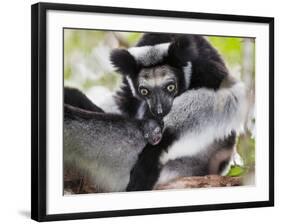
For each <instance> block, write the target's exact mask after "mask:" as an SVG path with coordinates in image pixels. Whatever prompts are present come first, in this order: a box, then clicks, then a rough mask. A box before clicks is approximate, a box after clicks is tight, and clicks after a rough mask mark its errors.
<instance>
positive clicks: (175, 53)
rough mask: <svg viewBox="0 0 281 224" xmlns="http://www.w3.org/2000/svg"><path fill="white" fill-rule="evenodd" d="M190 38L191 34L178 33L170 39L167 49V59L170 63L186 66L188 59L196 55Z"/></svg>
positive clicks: (196, 52)
mask: <svg viewBox="0 0 281 224" xmlns="http://www.w3.org/2000/svg"><path fill="white" fill-rule="evenodd" d="M192 39H193V38H192V36H186V35H180V36H178V37H176V38H175V39H174V40H173V41H172V43H171V44H170V46H169V49H168V60H169V62H170V63H171V64H172V65H174V66H176V67H182V66H186V65H187V62H188V61H192V60H194V59H195V58H196V57H197V55H198V51H197V48H196V46H194V41H193V40H192Z"/></svg>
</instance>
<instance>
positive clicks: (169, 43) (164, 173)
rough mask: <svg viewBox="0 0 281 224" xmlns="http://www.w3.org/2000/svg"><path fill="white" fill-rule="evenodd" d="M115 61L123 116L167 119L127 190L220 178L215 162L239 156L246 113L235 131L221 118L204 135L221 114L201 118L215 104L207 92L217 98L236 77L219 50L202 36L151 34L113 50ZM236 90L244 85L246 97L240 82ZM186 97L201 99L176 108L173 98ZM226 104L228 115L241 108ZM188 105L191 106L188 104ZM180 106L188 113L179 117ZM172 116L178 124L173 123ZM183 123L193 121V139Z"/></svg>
mask: <svg viewBox="0 0 281 224" xmlns="http://www.w3.org/2000/svg"><path fill="white" fill-rule="evenodd" d="M111 61H112V63H113V65H114V66H115V67H116V69H117V71H118V72H120V73H121V74H123V86H122V88H121V90H120V91H119V92H118V93H117V95H116V103H117V105H118V106H119V109H120V111H121V113H123V114H126V115H128V116H129V117H136V118H146V117H150V116H151V115H152V116H155V117H158V118H163V117H164V123H165V127H166V128H165V130H164V133H163V139H162V141H161V142H160V144H159V145H156V146H151V145H149V144H148V145H146V147H145V148H144V150H143V151H142V153H141V154H140V156H139V159H138V162H137V163H136V165H135V166H134V168H133V169H132V172H131V178H130V182H129V184H128V187H127V190H129V191H131V190H149V189H152V188H153V186H154V185H155V183H162V182H164V181H169V180H170V179H172V178H176V177H178V176H193V175H207V174H210V173H215V174H217V173H220V171H221V170H222V168H223V166H220V165H217V164H215V163H214V162H213V160H214V157H221V158H224V157H225V158H224V159H221V161H222V163H221V165H225V164H228V162H229V161H230V158H231V155H232V154H233V152H234V148H235V139H236V132H238V131H239V130H240V129H239V128H240V126H241V125H242V123H243V119H244V117H243V116H245V114H244V111H239V114H240V116H239V119H235V121H234V122H235V125H237V126H235V127H234V126H233V127H232V128H230V129H229V128H228V129H225V127H226V126H227V125H230V126H231V125H232V124H231V122H230V120H224V119H223V117H218V119H219V120H220V118H221V120H220V122H219V124H220V125H217V126H216V125H215V120H213V122H214V126H213V127H208V126H205V127H204V128H203V127H200V128H201V129H200V130H199V126H198V125H197V123H198V122H199V120H202V123H203V124H204V121H206V122H207V120H208V119H210V118H211V117H212V113H216V110H210V111H209V113H208V111H207V110H206V111H204V110H202V113H201V114H200V113H199V114H198V111H197V108H200V107H204V106H205V107H206V108H208V103H214V99H213V100H211V99H208V96H207V95H206V98H204V92H205V91H206V90H207V89H208V91H211V92H213V93H214V94H216V91H217V90H218V89H219V88H220V87H221V86H222V82H223V80H228V81H226V82H230V83H232V82H233V81H230V80H231V79H232V78H231V77H230V76H229V72H228V69H227V68H226V66H225V63H224V61H223V60H222V58H221V57H220V55H219V53H218V52H217V51H216V49H214V48H213V47H212V46H211V44H210V43H209V42H208V41H207V40H206V39H205V38H204V37H202V36H200V35H181V34H154V33H148V34H144V35H143V36H142V38H141V39H140V41H139V42H138V43H137V44H136V46H135V47H132V48H129V49H116V50H114V51H113V52H112V54H111ZM235 82H236V81H235ZM235 82H234V83H235ZM235 85H236V84H235ZM237 85H241V89H240V90H239V91H241V92H244V90H243V88H244V87H243V84H241V83H239V82H238V83H237ZM230 86H231V85H230ZM183 93H186V94H188V95H189V96H190V97H191V98H192V96H191V95H192V94H195V95H196V94H198V97H197V98H195V99H193V101H189V98H188V97H186V99H184V100H183V101H181V102H180V103H177V104H175V103H174V104H173V101H174V99H177V98H178V97H179V96H180V95H181V94H183ZM201 94H202V95H203V96H202V95H201ZM239 94H240V93H239V92H234V93H233V97H234V98H233V100H236V98H237V99H238V102H237V103H238V105H237V106H239V105H240V103H242V99H243V97H245V96H243V97H238V96H237V95H239ZM214 97H215V95H214ZM206 99H208V100H210V101H208V100H206ZM221 100H222V101H221V105H222V109H227V110H226V111H224V112H226V113H232V112H237V110H238V109H242V108H238V107H232V108H227V107H224V106H226V105H224V103H225V102H224V101H223V97H222V98H221ZM177 102H178V101H177ZM187 102H189V103H192V105H188V104H186V103H187ZM181 105H185V107H186V108H185V109H184V110H182V111H181V113H177V115H175V111H178V107H180V106H181ZM218 105H219V104H218ZM241 105H242V104H241ZM243 106H244V107H245V106H246V105H243ZM171 109H172V111H171ZM232 109H233V110H234V111H231V110H232ZM217 110H219V108H217ZM235 110H236V111H235ZM203 111H204V113H203ZM185 115H187V116H192V118H190V117H185ZM242 115H243V116H242ZM165 116H166V117H165ZM196 116H198V119H196ZM169 117H170V118H171V117H173V118H174V119H172V121H169V120H171V119H169ZM184 119H193V120H194V122H192V125H191V126H190V128H192V129H193V131H194V134H193V135H191V134H185V132H184V130H185V129H186V128H183V130H181V128H179V127H180V125H179V124H177V121H179V120H181V121H182V122H183V123H184ZM210 121H212V120H210ZM199 123H200V122H199ZM203 126H204V125H203ZM230 126H228V127H230ZM238 127H239V128H238ZM215 133H220V134H219V135H215ZM216 151H218V153H217V154H215V152H216ZM220 151H222V152H223V153H221V152H220ZM210 164H213V165H212V166H211V165H210ZM215 166H216V167H217V169H215V168H214V167H215Z"/></svg>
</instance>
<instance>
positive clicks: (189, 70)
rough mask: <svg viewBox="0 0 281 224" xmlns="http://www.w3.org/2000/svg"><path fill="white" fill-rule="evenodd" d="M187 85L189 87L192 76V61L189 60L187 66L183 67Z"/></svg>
mask: <svg viewBox="0 0 281 224" xmlns="http://www.w3.org/2000/svg"><path fill="white" fill-rule="evenodd" d="M183 72H184V79H185V86H186V89H188V87H189V84H190V78H191V75H192V63H191V62H190V61H188V62H187V66H185V67H183Z"/></svg>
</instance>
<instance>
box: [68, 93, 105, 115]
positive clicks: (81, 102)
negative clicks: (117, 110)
mask: <svg viewBox="0 0 281 224" xmlns="http://www.w3.org/2000/svg"><path fill="white" fill-rule="evenodd" d="M64 103H65V104H69V105H71V106H74V107H79V108H82V109H84V110H89V111H95V112H100V113H103V112H104V111H103V110H102V109H101V108H100V107H98V106H97V105H95V104H94V103H92V101H91V100H90V99H89V98H88V97H87V96H86V95H85V94H84V93H82V92H81V91H80V90H78V89H75V88H70V87H65V88H64Z"/></svg>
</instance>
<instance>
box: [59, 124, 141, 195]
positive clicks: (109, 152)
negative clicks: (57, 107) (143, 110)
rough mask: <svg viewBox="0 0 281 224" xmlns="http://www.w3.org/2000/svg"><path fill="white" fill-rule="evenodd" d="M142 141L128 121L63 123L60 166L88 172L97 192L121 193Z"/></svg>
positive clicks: (136, 127)
mask: <svg viewBox="0 0 281 224" xmlns="http://www.w3.org/2000/svg"><path fill="white" fill-rule="evenodd" d="M145 144H146V141H145V139H144V137H143V133H142V131H141V130H140V127H138V126H137V124H136V123H135V122H131V121H129V120H128V121H126V122H124V121H120V122H118V121H104V120H98V119H96V120H83V119H79V120H71V119H65V122H64V163H65V165H66V164H71V165H72V166H76V168H78V169H79V170H83V171H84V172H85V173H89V174H90V177H91V178H92V180H93V183H95V187H96V189H97V190H98V191H102V192H113V191H124V190H125V189H126V186H127V184H128V181H129V174H130V170H131V168H132V166H133V165H134V164H135V162H136V160H137V157H138V154H139V153H140V152H141V150H142V149H143V147H144V146H145Z"/></svg>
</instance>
